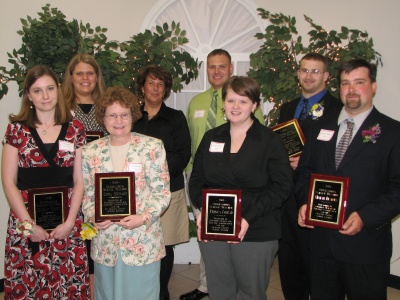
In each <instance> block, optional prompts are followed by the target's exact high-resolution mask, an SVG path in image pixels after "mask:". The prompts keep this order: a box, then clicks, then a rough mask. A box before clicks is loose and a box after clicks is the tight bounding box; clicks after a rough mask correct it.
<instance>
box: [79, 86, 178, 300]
mask: <svg viewBox="0 0 400 300" xmlns="http://www.w3.org/2000/svg"><path fill="white" fill-rule="evenodd" d="M140 116H141V113H140V109H139V104H138V101H137V99H136V97H135V96H134V95H133V94H132V93H131V92H130V91H128V90H127V89H125V88H122V87H112V88H109V89H108V90H107V91H106V93H105V95H104V96H103V97H102V98H101V99H100V101H99V103H98V104H97V107H96V117H97V119H98V122H99V124H101V125H104V126H105V128H106V129H107V131H108V132H109V134H110V135H109V136H107V137H104V138H102V139H99V140H95V141H93V142H91V143H89V144H87V145H86V146H85V147H84V149H83V155H82V169H83V177H84V184H85V196H84V200H83V211H84V214H85V220H86V221H91V222H94V215H95V200H94V198H95V184H94V177H95V173H109V172H135V195H136V214H134V215H129V216H127V217H124V218H122V219H121V220H120V221H118V222H112V221H110V220H107V221H103V222H99V223H95V227H96V228H97V229H98V230H99V231H98V234H97V235H96V237H94V238H93V240H92V249H91V255H92V258H93V260H94V262H95V271H94V273H95V282H96V284H95V299H96V300H103V299H104V300H107V299H132V297H135V299H154V300H156V299H158V297H159V288H160V286H159V272H160V260H161V258H163V257H164V255H165V248H164V241H163V235H162V230H161V225H160V215H161V214H162V213H163V212H164V211H165V210H166V208H167V207H168V205H169V202H170V197H171V193H170V184H169V173H168V166H167V161H166V153H165V150H164V145H163V143H162V141H161V140H158V139H155V138H152V137H148V136H145V135H142V134H138V133H135V132H133V133H131V128H132V124H133V123H134V122H135V121H136V120H137V119H138V118H140Z"/></svg>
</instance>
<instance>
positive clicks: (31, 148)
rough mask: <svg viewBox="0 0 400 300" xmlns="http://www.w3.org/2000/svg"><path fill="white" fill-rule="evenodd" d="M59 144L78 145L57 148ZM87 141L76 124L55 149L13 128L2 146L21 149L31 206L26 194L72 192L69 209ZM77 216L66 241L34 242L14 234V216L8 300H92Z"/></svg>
mask: <svg viewBox="0 0 400 300" xmlns="http://www.w3.org/2000/svg"><path fill="white" fill-rule="evenodd" d="M60 141H62V142H68V143H71V144H73V145H74V147H73V149H72V147H71V149H68V150H65V149H64V148H63V147H61V149H60V147H59V145H60ZM85 142H86V135H85V132H84V128H83V125H82V123H80V122H79V121H77V120H72V121H71V122H68V123H65V124H63V125H62V129H61V131H60V134H59V136H58V138H57V141H56V142H55V143H54V144H43V143H42V140H41V139H40V137H39V135H38V133H37V131H36V129H35V128H29V127H27V126H25V125H23V124H20V123H10V124H9V125H8V127H7V132H6V134H5V137H4V140H3V144H9V145H11V146H13V147H15V148H17V149H18V180H17V187H18V189H19V190H20V192H21V195H22V197H23V199H24V201H25V204H28V189H30V188H39V187H54V186H67V187H68V204H69V205H70V201H71V196H72V187H73V167H74V160H75V149H77V148H79V147H81V146H83V145H84V144H85ZM82 222H83V215H82V212H81V211H79V213H78V217H77V219H76V221H75V226H74V227H73V229H72V232H71V233H70V235H69V237H68V238H67V239H65V240H56V239H54V240H49V241H41V242H37V243H36V242H32V241H31V240H30V239H29V238H26V237H24V236H23V235H22V234H18V233H17V231H16V215H15V214H14V212H13V211H10V216H9V219H8V226H7V237H6V249H5V262H4V273H5V280H4V292H5V299H89V298H90V287H89V272H88V263H87V252H86V245H85V242H84V241H82V239H81V236H80V230H81V223H82Z"/></svg>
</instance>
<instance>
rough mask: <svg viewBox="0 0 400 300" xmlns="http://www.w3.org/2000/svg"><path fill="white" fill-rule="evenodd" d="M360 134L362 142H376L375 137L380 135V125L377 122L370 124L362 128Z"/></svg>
mask: <svg viewBox="0 0 400 300" xmlns="http://www.w3.org/2000/svg"><path fill="white" fill-rule="evenodd" d="M361 135H362V136H363V138H364V139H363V142H364V143H368V142H372V143H376V139H377V138H378V137H379V136H380V135H381V127H380V126H379V123H376V124H375V125H373V126H371V127H370V128H369V129H366V130H363V131H362V133H361Z"/></svg>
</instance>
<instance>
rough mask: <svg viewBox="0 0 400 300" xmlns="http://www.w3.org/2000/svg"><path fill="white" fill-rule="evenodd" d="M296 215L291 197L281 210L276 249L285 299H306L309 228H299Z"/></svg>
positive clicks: (308, 283) (307, 293)
mask: <svg viewBox="0 0 400 300" xmlns="http://www.w3.org/2000/svg"><path fill="white" fill-rule="evenodd" d="M292 201H293V202H292ZM296 216H297V207H296V203H295V200H294V198H291V199H289V200H288V202H287V203H286V204H285V206H284V207H283V211H282V238H281V240H280V241H279V250H278V259H279V275H280V279H281V285H282V292H283V295H284V296H285V299H286V300H308V299H309V295H310V289H309V286H310V282H309V262H308V240H309V229H305V228H301V227H300V226H299V225H298V224H297V218H296Z"/></svg>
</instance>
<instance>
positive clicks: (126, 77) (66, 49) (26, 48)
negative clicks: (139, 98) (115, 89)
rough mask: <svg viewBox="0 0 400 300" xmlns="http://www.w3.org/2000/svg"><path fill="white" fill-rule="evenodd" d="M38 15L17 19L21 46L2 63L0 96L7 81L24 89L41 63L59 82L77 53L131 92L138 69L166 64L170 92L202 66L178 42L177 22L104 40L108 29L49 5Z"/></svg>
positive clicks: (108, 79)
mask: <svg viewBox="0 0 400 300" xmlns="http://www.w3.org/2000/svg"><path fill="white" fill-rule="evenodd" d="M42 10H43V12H39V13H38V15H39V19H32V18H31V17H29V16H27V18H26V19H21V23H22V30H20V31H18V34H19V35H21V36H22V45H21V48H20V49H18V50H16V49H14V50H13V51H12V53H8V57H9V60H8V62H9V63H10V64H11V65H12V68H11V69H9V70H8V69H6V68H5V67H2V66H0V99H2V98H3V96H4V95H6V94H7V92H8V87H7V83H8V82H9V81H16V82H17V84H18V86H19V92H20V94H21V93H22V89H23V81H24V78H25V74H26V72H27V70H29V69H30V68H31V67H33V66H35V65H39V64H43V65H47V66H49V67H50V68H51V69H52V70H53V71H55V72H56V74H57V75H58V76H59V79H60V82H62V80H63V73H64V72H65V69H66V67H67V65H68V62H69V61H70V59H71V58H72V57H73V56H74V55H76V54H77V53H88V54H91V55H93V56H94V57H95V58H96V60H97V62H98V63H99V65H100V67H101V69H102V72H103V75H104V79H105V82H106V86H115V85H119V86H124V87H127V88H129V89H130V90H131V91H132V92H135V84H134V78H136V77H137V72H138V70H139V69H140V68H141V67H142V66H145V65H148V64H158V65H161V66H164V67H165V68H166V69H167V70H168V71H169V72H170V73H171V74H172V77H173V78H174V85H173V91H174V92H177V91H180V90H181V89H182V88H183V85H182V83H185V84H188V83H189V82H190V81H191V80H193V79H195V78H197V76H198V69H199V67H200V64H199V62H198V60H197V59H196V60H195V59H194V58H193V57H192V56H191V55H190V54H189V53H188V52H186V51H184V50H182V46H183V45H184V44H186V43H187V42H188V39H187V38H186V37H185V35H186V32H185V31H184V30H182V29H181V28H180V26H179V23H178V24H176V23H175V22H172V25H171V29H170V28H169V25H168V24H167V23H165V24H164V25H163V27H160V26H157V28H156V32H151V31H149V30H146V31H145V32H144V33H139V34H137V35H135V36H133V37H132V38H131V39H130V40H129V41H126V42H122V43H119V42H118V41H108V39H107V36H106V35H105V33H106V32H107V29H106V28H102V27H100V26H97V27H95V28H92V27H91V25H90V24H89V23H87V24H83V23H82V21H80V22H78V21H77V20H75V19H73V20H72V21H67V20H66V19H65V18H66V17H65V15H64V14H63V13H62V12H61V11H59V10H58V9H57V8H50V4H47V5H46V6H44V7H42Z"/></svg>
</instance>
